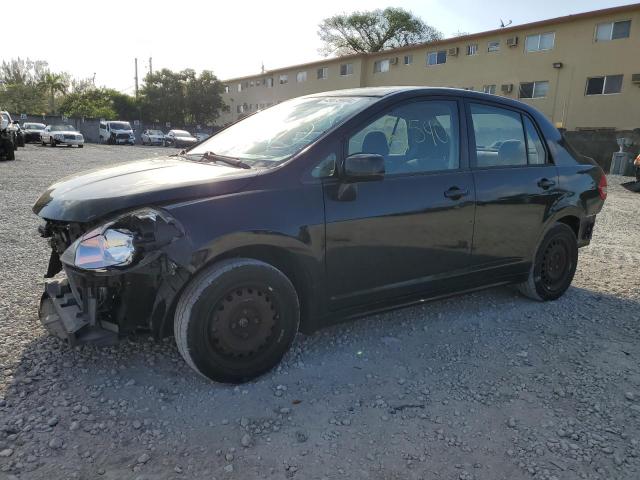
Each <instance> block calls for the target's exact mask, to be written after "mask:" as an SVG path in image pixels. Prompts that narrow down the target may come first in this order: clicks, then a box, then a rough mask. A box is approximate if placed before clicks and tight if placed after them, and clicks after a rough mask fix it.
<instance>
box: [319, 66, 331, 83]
mask: <svg viewBox="0 0 640 480" xmlns="http://www.w3.org/2000/svg"><path fill="white" fill-rule="evenodd" d="M327 77H329V69H328V68H327V67H320V68H319V69H318V80H324V79H326V78H327Z"/></svg>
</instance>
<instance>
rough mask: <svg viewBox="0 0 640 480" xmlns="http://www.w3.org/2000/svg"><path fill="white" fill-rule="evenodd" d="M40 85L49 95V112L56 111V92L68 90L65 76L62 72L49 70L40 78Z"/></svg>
mask: <svg viewBox="0 0 640 480" xmlns="http://www.w3.org/2000/svg"><path fill="white" fill-rule="evenodd" d="M40 85H41V86H42V87H43V88H44V89H45V90H46V92H47V94H48V95H49V113H55V112H56V109H55V107H56V105H55V100H56V93H62V94H64V93H66V91H67V81H66V79H65V76H64V75H63V74H60V73H52V72H47V73H45V74H44V75H43V77H42V79H41V80H40Z"/></svg>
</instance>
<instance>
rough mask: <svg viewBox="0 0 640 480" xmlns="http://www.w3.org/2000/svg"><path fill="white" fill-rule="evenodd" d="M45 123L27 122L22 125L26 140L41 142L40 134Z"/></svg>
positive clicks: (28, 141) (27, 141)
mask: <svg viewBox="0 0 640 480" xmlns="http://www.w3.org/2000/svg"><path fill="white" fill-rule="evenodd" d="M45 127H46V125H45V124H44V123H33V122H26V123H25V124H24V125H22V131H23V132H24V141H25V142H26V143H30V142H35V143H40V135H41V134H42V131H43V130H44V129H45Z"/></svg>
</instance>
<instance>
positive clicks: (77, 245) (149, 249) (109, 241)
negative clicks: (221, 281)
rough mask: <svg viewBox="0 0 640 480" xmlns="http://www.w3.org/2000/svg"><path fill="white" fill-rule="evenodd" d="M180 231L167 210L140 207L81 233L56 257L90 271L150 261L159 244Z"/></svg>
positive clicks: (167, 241)
mask: <svg viewBox="0 0 640 480" xmlns="http://www.w3.org/2000/svg"><path fill="white" fill-rule="evenodd" d="M183 235H184V234H183V229H182V227H181V226H180V225H179V224H178V223H177V222H176V221H175V219H173V218H172V217H171V216H169V214H167V213H166V212H164V211H161V210H156V209H152V208H143V209H140V210H135V211H133V212H129V213H126V214H124V215H122V216H120V217H118V218H116V219H115V220H113V221H110V222H107V223H105V224H104V225H101V226H99V227H97V228H94V229H93V230H90V231H89V232H87V233H85V234H84V235H81V236H80V237H79V238H78V239H76V241H75V242H73V243H72V244H71V245H70V246H69V247H68V248H67V249H66V250H65V251H64V253H63V254H62V256H61V257H60V260H61V261H62V263H64V264H65V265H69V266H72V267H76V268H81V269H83V270H93V271H100V270H102V271H106V270H109V269H111V268H114V269H119V268H120V267H128V266H132V265H133V264H136V265H141V264H144V263H146V262H149V261H152V260H153V258H155V257H156V255H157V254H159V252H160V249H161V248H162V247H164V246H166V245H168V244H170V243H172V242H173V241H174V240H175V239H177V238H180V237H183ZM154 253H155V254H156V255H154Z"/></svg>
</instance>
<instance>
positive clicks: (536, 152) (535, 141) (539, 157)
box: [524, 117, 547, 165]
mask: <svg viewBox="0 0 640 480" xmlns="http://www.w3.org/2000/svg"><path fill="white" fill-rule="evenodd" d="M524 128H525V131H526V132H527V156H528V157H529V165H543V164H545V163H547V158H546V157H547V154H546V152H545V149H544V147H543V146H542V140H540V136H539V135H538V131H537V130H536V128H535V127H534V126H533V123H532V122H531V120H529V118H527V117H524Z"/></svg>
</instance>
